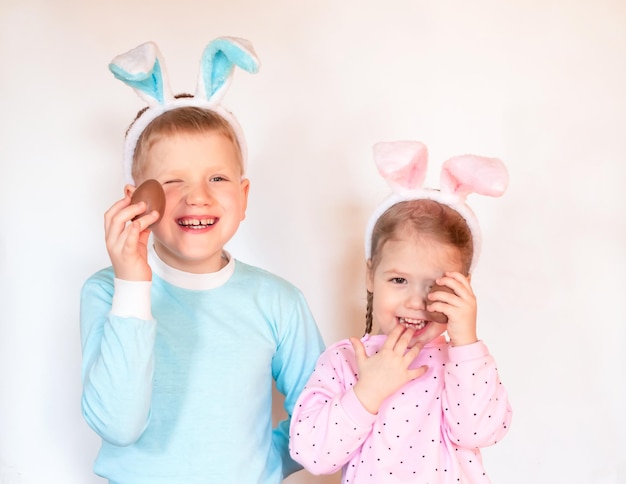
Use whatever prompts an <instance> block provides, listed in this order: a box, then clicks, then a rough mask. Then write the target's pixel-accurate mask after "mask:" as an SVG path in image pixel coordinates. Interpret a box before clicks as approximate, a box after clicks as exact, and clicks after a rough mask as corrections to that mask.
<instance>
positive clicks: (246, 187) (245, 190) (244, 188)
mask: <svg viewBox="0 0 626 484" xmlns="http://www.w3.org/2000/svg"><path fill="white" fill-rule="evenodd" d="M249 193H250V180H249V179H248V178H242V180H241V195H242V197H243V203H242V207H241V220H244V219H245V218H246V210H247V209H248V194H249Z"/></svg>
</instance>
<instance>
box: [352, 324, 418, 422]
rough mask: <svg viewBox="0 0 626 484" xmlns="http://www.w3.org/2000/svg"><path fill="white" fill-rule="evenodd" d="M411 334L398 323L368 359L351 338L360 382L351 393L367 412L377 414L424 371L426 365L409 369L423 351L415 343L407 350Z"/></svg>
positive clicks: (358, 343)
mask: <svg viewBox="0 0 626 484" xmlns="http://www.w3.org/2000/svg"><path fill="white" fill-rule="evenodd" d="M414 334H415V331H414V330H412V329H407V328H405V327H404V326H402V325H400V324H398V325H397V326H396V327H395V328H394V329H393V330H392V331H391V333H389V335H388V336H387V339H386V340H385V343H384V344H383V346H382V347H381V348H380V350H378V353H376V354H374V355H372V356H367V354H366V352H365V347H364V346H363V343H362V342H361V340H359V339H358V338H350V343H352V347H353V348H354V353H355V356H356V364H357V368H358V370H359V381H358V382H357V383H356V385H355V386H354V393H355V394H356V396H357V398H358V399H359V401H360V402H361V403H362V404H363V406H364V407H365V408H366V409H367V411H368V412H370V413H372V414H376V413H378V410H379V409H380V406H381V405H382V403H383V401H384V400H385V399H386V398H387V397H388V396H390V395H391V394H393V393H394V392H395V391H396V390H398V389H399V388H400V387H402V386H403V385H404V384H405V383H407V382H410V381H411V380H415V379H416V378H418V377H420V376H422V375H423V374H424V373H425V372H426V370H427V367H426V366H422V367H420V368H415V369H409V366H410V365H411V363H412V362H413V360H414V359H415V358H416V357H417V355H418V354H419V352H420V350H421V349H422V346H421V345H419V344H416V345H415V346H413V347H412V348H410V349H409V350H408V351H407V348H408V345H409V342H410V341H411V338H412V337H413V335H414Z"/></svg>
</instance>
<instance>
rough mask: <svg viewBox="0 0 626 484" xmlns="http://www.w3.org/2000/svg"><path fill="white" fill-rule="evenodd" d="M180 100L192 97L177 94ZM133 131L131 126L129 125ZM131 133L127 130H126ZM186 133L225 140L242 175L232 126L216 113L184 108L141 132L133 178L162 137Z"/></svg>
mask: <svg viewBox="0 0 626 484" xmlns="http://www.w3.org/2000/svg"><path fill="white" fill-rule="evenodd" d="M176 97H177V98H179V97H192V96H190V95H188V94H179V95H177V96H176ZM143 111H145V109H143V110H141V111H139V113H138V114H137V117H136V118H135V120H134V121H133V123H134V122H135V121H136V120H137V119H138V118H139V117H140V116H141V114H142V113H143ZM131 127H132V124H131ZM128 129H130V127H129V128H128ZM127 133H128V131H127ZM179 133H186V134H189V133H191V134H194V133H218V134H221V135H224V136H226V138H228V139H229V140H230V141H231V142H232V143H233V145H234V146H235V148H236V149H237V153H238V157H239V166H240V167H241V169H242V172H243V155H242V152H241V145H240V144H239V140H238V138H237V135H236V133H235V130H234V128H233V127H232V125H231V124H230V123H229V122H228V121H226V119H224V118H223V117H222V116H220V115H219V114H218V113H216V112H215V111H211V110H209V109H203V108H199V107H195V106H184V107H180V108H176V109H172V110H169V111H165V112H164V113H163V114H161V115H160V116H159V117H157V118H155V119H154V120H153V121H152V122H151V123H150V124H148V126H146V129H144V130H143V132H142V133H141V135H140V136H139V139H138V140H137V145H136V147H135V152H134V153H133V165H132V171H131V174H132V177H133V179H135V180H137V179H139V177H140V174H141V172H142V170H143V169H144V167H145V163H146V160H147V154H148V152H149V151H150V148H151V147H152V146H153V145H154V143H156V141H158V140H159V139H161V138H162V137H163V136H172V135H174V134H179Z"/></svg>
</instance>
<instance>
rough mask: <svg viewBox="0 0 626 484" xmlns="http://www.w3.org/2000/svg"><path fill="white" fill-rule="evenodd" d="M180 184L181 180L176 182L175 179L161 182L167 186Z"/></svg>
mask: <svg viewBox="0 0 626 484" xmlns="http://www.w3.org/2000/svg"><path fill="white" fill-rule="evenodd" d="M181 182H182V180H178V179H175V180H167V181H165V182H163V185H169V184H171V183H181Z"/></svg>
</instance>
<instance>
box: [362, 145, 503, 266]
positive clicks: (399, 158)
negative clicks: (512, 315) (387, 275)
mask: <svg viewBox="0 0 626 484" xmlns="http://www.w3.org/2000/svg"><path fill="white" fill-rule="evenodd" d="M397 143H398V142H394V143H383V144H381V143H378V144H376V145H375V150H374V158H375V161H376V165H377V167H378V170H379V172H380V173H381V175H382V176H383V178H384V179H385V181H386V182H387V183H388V184H389V185H390V186H391V188H392V190H393V193H392V194H391V195H390V196H388V197H387V198H386V199H385V200H383V202H382V203H381V204H380V205H378V207H376V209H375V210H374V212H373V213H372V215H371V216H370V218H369V220H368V222H367V225H366V229H365V258H366V259H367V260H369V259H370V258H371V257H372V232H373V230H374V226H375V225H376V222H377V221H378V219H379V218H380V217H381V216H382V215H383V214H384V213H385V212H386V211H387V210H388V209H389V208H391V207H392V206H394V205H396V204H397V203H400V202H405V201H410V200H420V199H426V200H433V201H435V202H438V203H441V204H443V205H447V206H448V207H450V208H452V209H453V210H455V211H457V212H458V213H459V215H461V217H463V219H464V220H465V222H466V223H467V225H468V227H469V229H470V232H471V234H472V239H473V245H474V254H473V258H472V262H471V266H470V271H472V270H473V269H474V267H475V266H476V263H477V262H478V258H479V255H480V251H481V249H482V233H481V230H480V225H479V223H478V219H477V218H476V215H475V214H474V212H473V211H472V209H471V208H470V207H469V206H468V205H467V204H466V203H465V199H466V197H467V195H468V194H469V193H478V194H481V195H487V196H491V197H499V196H500V195H502V194H503V193H504V191H505V190H506V188H507V186H508V172H507V170H506V167H505V166H504V164H503V163H502V161H500V160H498V159H496V158H485V157H480V156H474V155H464V156H458V157H455V158H451V159H449V160H448V161H446V162H445V163H444V164H443V166H442V172H441V189H440V190H437V189H431V188H423V187H422V183H423V180H424V177H425V175H426V174H425V170H426V157H427V151H426V147H425V146H424V145H423V144H421V143H417V142H413V143H412V142H400V144H397ZM377 147H378V148H377ZM381 160H382V161H381ZM381 165H382V168H383V169H382V170H381ZM418 167H423V170H424V173H421V172H420V169H421V168H418Z"/></svg>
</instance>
